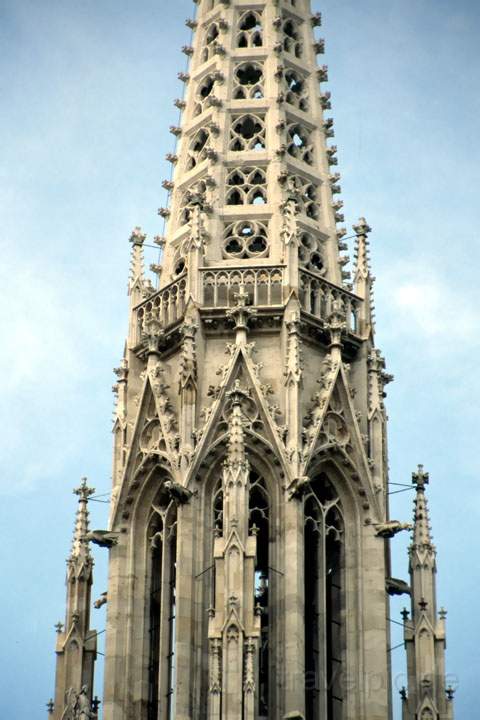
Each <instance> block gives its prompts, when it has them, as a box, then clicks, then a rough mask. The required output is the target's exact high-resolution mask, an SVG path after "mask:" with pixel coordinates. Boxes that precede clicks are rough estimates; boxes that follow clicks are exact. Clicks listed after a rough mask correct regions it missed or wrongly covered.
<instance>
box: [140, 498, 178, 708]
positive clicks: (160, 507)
mask: <svg viewBox="0 0 480 720" xmlns="http://www.w3.org/2000/svg"><path fill="white" fill-rule="evenodd" d="M152 510H153V512H152V517H151V519H150V523H149V528H148V540H149V542H150V551H151V556H150V572H149V578H148V582H149V586H150V592H149V598H150V607H149V616H150V623H149V624H150V627H149V663H148V709H147V718H148V720H164V719H165V720H174V718H175V692H176V644H175V634H176V566H177V532H176V530H177V511H176V506H175V505H174V503H172V502H170V500H169V498H168V496H167V495H166V493H164V492H162V493H161V495H160V497H159V498H158V499H157V501H156V502H155V503H154V504H153V505H152Z"/></svg>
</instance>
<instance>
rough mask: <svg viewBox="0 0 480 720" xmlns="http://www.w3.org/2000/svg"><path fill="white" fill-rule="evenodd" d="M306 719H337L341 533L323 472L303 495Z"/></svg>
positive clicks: (340, 674)
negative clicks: (305, 494) (304, 495)
mask: <svg viewBox="0 0 480 720" xmlns="http://www.w3.org/2000/svg"><path fill="white" fill-rule="evenodd" d="M304 512H305V526H304V549H305V554H304V561H305V568H304V569H305V574H304V577H305V713H306V720H342V719H343V718H344V714H343V670H344V667H343V666H344V662H343V657H344V652H345V622H344V617H345V614H344V580H343V577H344V537H343V536H344V533H343V518H342V514H341V505H340V500H339V498H338V495H337V493H336V491H335V489H334V487H333V485H332V484H331V483H330V481H329V480H328V478H327V477H326V476H325V475H320V476H318V477H317V478H316V479H315V480H314V481H313V482H312V483H311V486H310V491H309V493H308V494H307V496H306V497H305V505H304Z"/></svg>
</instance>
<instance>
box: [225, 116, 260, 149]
mask: <svg viewBox="0 0 480 720" xmlns="http://www.w3.org/2000/svg"><path fill="white" fill-rule="evenodd" d="M264 149H265V122H264V118H262V117H259V116H258V115H241V116H240V117H234V118H233V119H232V127H231V131H230V150H233V151H235V152H246V151H248V150H264Z"/></svg>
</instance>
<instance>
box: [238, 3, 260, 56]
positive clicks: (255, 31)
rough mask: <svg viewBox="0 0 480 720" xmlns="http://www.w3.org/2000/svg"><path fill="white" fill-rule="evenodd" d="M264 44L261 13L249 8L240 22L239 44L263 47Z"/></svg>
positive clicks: (244, 46)
mask: <svg viewBox="0 0 480 720" xmlns="http://www.w3.org/2000/svg"><path fill="white" fill-rule="evenodd" d="M262 45H263V34H262V20H261V14H260V13H258V12H254V11H253V10H249V11H248V12H246V13H244V14H243V15H242V16H241V17H240V20H239V23H238V35H237V46H238V47H239V48H247V47H261V46H262Z"/></svg>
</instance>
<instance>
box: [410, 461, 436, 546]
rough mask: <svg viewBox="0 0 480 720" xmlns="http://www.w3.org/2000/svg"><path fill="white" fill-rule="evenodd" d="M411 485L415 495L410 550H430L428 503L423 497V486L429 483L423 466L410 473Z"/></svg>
mask: <svg viewBox="0 0 480 720" xmlns="http://www.w3.org/2000/svg"><path fill="white" fill-rule="evenodd" d="M412 483H413V484H414V485H415V486H416V489H417V493H416V497H415V501H414V505H415V510H414V516H413V519H414V526H413V538H412V549H415V548H417V549H419V550H421V549H431V550H433V549H434V547H433V543H432V537H431V532H430V530H431V528H430V518H429V514H428V502H427V498H426V495H425V486H426V485H428V483H429V475H428V473H427V472H424V470H423V465H419V466H418V469H417V472H414V473H412Z"/></svg>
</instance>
